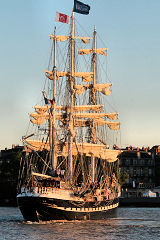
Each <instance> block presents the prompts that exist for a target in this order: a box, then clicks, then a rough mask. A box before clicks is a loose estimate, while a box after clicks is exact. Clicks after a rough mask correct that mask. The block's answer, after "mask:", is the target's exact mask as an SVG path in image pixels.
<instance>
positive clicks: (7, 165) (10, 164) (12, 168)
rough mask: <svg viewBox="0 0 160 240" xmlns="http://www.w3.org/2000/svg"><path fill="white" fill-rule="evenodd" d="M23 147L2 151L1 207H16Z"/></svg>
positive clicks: (0, 175) (0, 153)
mask: <svg viewBox="0 0 160 240" xmlns="http://www.w3.org/2000/svg"><path fill="white" fill-rule="evenodd" d="M22 150H23V147H22V146H15V145H13V146H12V148H11V149H5V150H1V151H0V190H1V191H0V205H1V206H2V205H16V188H17V181H18V171H19V161H20V158H21V154H22Z"/></svg>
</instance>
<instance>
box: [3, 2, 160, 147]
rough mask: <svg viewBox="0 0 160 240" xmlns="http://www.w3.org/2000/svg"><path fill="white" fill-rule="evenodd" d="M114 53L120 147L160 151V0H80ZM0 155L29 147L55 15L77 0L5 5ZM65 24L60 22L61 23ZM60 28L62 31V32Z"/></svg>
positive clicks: (88, 23) (88, 24) (87, 19)
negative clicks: (28, 132) (159, 147)
mask: <svg viewBox="0 0 160 240" xmlns="http://www.w3.org/2000/svg"><path fill="white" fill-rule="evenodd" d="M81 1H82V2H84V3H86V4H89V5H90V7H91V10H90V14H89V15H87V16H85V15H81V14H76V13H75V17H76V19H77V20H78V22H80V24H81V25H82V26H84V28H85V29H86V30H90V29H93V28H94V24H96V26H97V31H98V34H99V35H100V36H101V38H103V42H105V44H106V46H107V47H108V52H109V55H108V65H109V67H108V69H109V75H110V80H111V82H112V83H113V87H112V91H113V97H114V102H115V105H116V109H117V110H118V112H119V118H120V121H121V122H122V125H121V141H120V147H125V146H130V145H131V146H135V147H137V146H138V147H142V146H145V147H147V146H150V147H152V146H153V145H159V144H160V109H159V103H160V14H159V9H160V0H81ZM0 5H1V7H0V109H1V114H0V116H1V117H0V150H3V149H4V148H6V147H7V148H11V147H12V144H15V145H18V144H19V145H22V142H21V138H22V136H23V135H25V133H26V129H27V127H28V122H29V116H28V114H29V113H30V112H32V110H33V109H32V107H33V106H34V105H35V104H36V103H37V99H38V98H39V94H40V91H41V89H42V87H43V84H44V69H46V67H47V66H48V59H49V56H50V53H49V50H50V42H49V38H48V35H49V34H50V33H52V32H53V28H54V22H55V16H56V11H58V12H61V13H64V14H67V15H69V16H70V15H71V10H72V5H73V0H58V1H56V0H27V1H26V0H14V1H13V0H0ZM59 24H61V23H59ZM57 27H58V26H57Z"/></svg>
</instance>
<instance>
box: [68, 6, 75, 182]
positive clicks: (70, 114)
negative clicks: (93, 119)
mask: <svg viewBox="0 0 160 240" xmlns="http://www.w3.org/2000/svg"><path fill="white" fill-rule="evenodd" d="M70 72H71V76H70V79H69V83H70V94H71V95H70V113H69V138H68V168H69V169H68V170H69V180H70V182H72V180H73V179H72V178H73V159H72V143H73V101H74V94H73V81H74V78H73V72H74V12H73V10H72V21H71V65H70Z"/></svg>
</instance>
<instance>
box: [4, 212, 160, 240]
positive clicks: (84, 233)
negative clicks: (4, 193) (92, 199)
mask: <svg viewBox="0 0 160 240" xmlns="http://www.w3.org/2000/svg"><path fill="white" fill-rule="evenodd" d="M3 239H4V240H20V239H24V240H25V239H33V240H42V239H43V240H50V239H56V240H59V239H61V240H64V239H78V240H84V239H102V240H103V239H105V240H114V239H116V240H117V239H118V240H121V239H126V240H128V239H129V240H132V239H133V240H139V239H140V240H141V239H145V240H152V239H154V240H158V239H160V208H119V209H118V212H117V217H115V218H111V219H107V220H97V221H95V220H94V221H64V220H63V221H50V222H39V223H32V222H25V221H24V220H23V217H22V215H21V213H20V211H19V209H18V208H3V207H2V208H0V240H3Z"/></svg>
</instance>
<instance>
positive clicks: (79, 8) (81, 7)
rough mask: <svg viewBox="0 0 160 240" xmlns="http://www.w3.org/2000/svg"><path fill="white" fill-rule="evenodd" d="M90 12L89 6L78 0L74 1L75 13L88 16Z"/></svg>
mask: <svg viewBox="0 0 160 240" xmlns="http://www.w3.org/2000/svg"><path fill="white" fill-rule="evenodd" d="M89 10H90V6H89V5H87V4H84V3H82V2H80V1H77V0H74V7H73V12H77V13H80V14H85V15H87V14H89Z"/></svg>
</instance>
